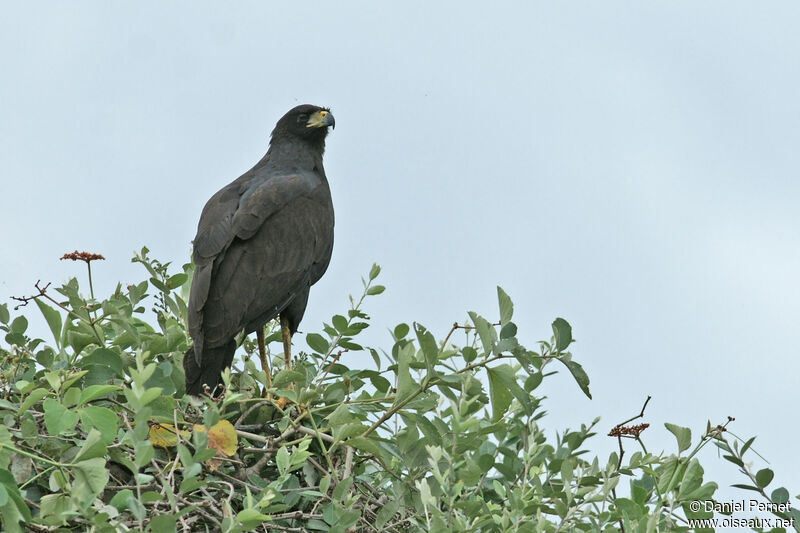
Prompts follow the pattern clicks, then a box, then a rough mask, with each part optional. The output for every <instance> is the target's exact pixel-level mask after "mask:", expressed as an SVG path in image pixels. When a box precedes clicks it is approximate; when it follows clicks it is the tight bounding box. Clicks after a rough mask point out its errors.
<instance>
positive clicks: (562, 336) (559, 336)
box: [553, 318, 591, 398]
mask: <svg viewBox="0 0 800 533" xmlns="http://www.w3.org/2000/svg"><path fill="white" fill-rule="evenodd" d="M553 336H555V338H556V350H558V351H559V352H563V351H564V350H566V349H567V347H568V346H569V345H570V344H571V343H572V326H570V325H569V322H567V321H566V320H564V319H563V318H556V319H555V320H554V321H553ZM590 398H591V396H590Z"/></svg>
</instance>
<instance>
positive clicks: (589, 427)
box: [0, 248, 800, 533]
mask: <svg viewBox="0 0 800 533" xmlns="http://www.w3.org/2000/svg"><path fill="white" fill-rule="evenodd" d="M97 258H98V257H94V256H90V255H87V256H84V257H81V256H79V255H76V256H75V257H74V259H76V260H83V261H86V263H87V265H91V261H92V260H95V259H97ZM133 260H134V261H136V262H139V263H141V264H142V265H143V266H144V268H145V269H146V270H147V272H148V279H146V280H144V281H142V282H140V283H136V284H132V285H128V286H127V287H122V286H121V285H120V286H118V287H117V288H116V290H115V291H114V293H113V294H111V295H110V296H109V297H107V298H104V299H97V298H95V297H94V294H93V292H94V291H93V290H92V289H91V270H90V273H89V276H90V278H89V281H90V295H89V296H85V295H83V294H82V293H81V290H80V286H79V284H78V281H77V280H76V279H72V280H70V281H69V282H67V283H66V284H64V285H63V286H62V287H59V288H57V289H55V291H53V290H49V286H48V287H41V288H39V287H38V285H37V289H39V293H38V294H36V295H35V296H33V297H31V298H27V299H24V300H25V301H26V302H29V301H35V303H36V305H37V306H38V309H39V310H40V311H41V313H42V314H43V316H44V318H45V320H46V322H47V324H48V326H49V328H50V330H51V332H52V335H53V341H52V342H51V343H46V342H45V341H44V340H42V339H38V338H31V337H29V336H28V335H27V332H28V321H27V319H26V318H25V316H24V315H17V316H13V317H12V315H11V313H10V312H9V308H8V306H7V305H6V304H2V305H0V329H2V330H3V332H4V333H5V335H4V337H5V345H0V363H1V366H0V417H1V418H0V421H1V422H2V424H0V510H2V520H3V527H4V529H5V530H6V531H9V532H15V531H23V530H31V531H71V530H75V531H97V532H116V531H153V532H159V533H160V532H165V531H204V530H207V531H225V532H238V531H254V530H255V531H306V530H309V531H337V532H345V531H398V532H399V531H421V530H425V531H486V532H490V531H531V532H533V531H564V530H581V531H656V530H658V531H668V530H674V531H686V530H689V529H693V530H694V529H702V527H700V526H697V525H693V524H689V522H688V520H690V519H696V518H713V513H711V512H706V511H704V510H703V509H700V510H697V509H696V508H695V507H693V506H692V502H696V501H703V500H713V497H714V494H715V492H716V490H717V485H716V483H713V482H708V481H705V480H704V471H703V468H702V466H701V464H700V462H699V460H698V457H697V453H698V451H699V450H700V449H701V448H702V447H704V446H705V445H706V444H707V443H709V442H713V443H714V444H715V445H716V446H717V447H719V448H720V449H721V450H722V451H723V453H724V456H725V458H726V459H727V460H729V461H730V462H732V463H734V464H735V465H737V467H739V469H740V470H741V471H742V472H743V473H744V475H745V476H746V480H747V481H746V483H743V484H741V485H739V487H740V488H742V489H745V490H747V491H751V492H755V493H758V494H760V496H761V498H762V499H763V500H764V501H769V502H773V503H774V504H785V503H786V502H788V501H789V493H788V491H787V490H786V489H784V488H777V489H774V490H771V491H770V492H768V491H767V487H768V486H769V485H770V483H771V481H772V478H773V473H772V471H771V470H769V469H763V470H760V471H758V472H756V473H753V472H751V471H750V469H749V467H748V466H747V465H746V463H745V460H744V456H745V454H747V453H753V452H752V448H751V445H752V444H753V440H754V439H749V440H748V441H746V442H743V443H742V442H739V441H733V442H732V443H731V441H730V440H729V437H728V434H727V433H726V432H725V426H727V423H726V424H725V425H724V426H713V425H712V424H709V425H708V427H707V428H705V432H704V434H703V435H702V437H701V438H700V439H698V440H697V441H693V440H692V436H691V432H690V430H689V429H688V428H683V427H680V426H678V425H674V424H666V427H667V429H668V430H669V431H671V432H672V433H673V434H674V435H675V437H676V441H677V451H676V453H673V454H653V453H649V452H647V450H646V448H645V446H644V442H643V440H642V438H641V432H642V431H643V430H644V429H646V427H647V425H646V424H639V425H636V426H627V425H624V424H621V425H618V426H616V427H615V428H614V429H613V430H612V435H615V436H616V438H618V439H619V442H620V450H621V451H622V450H623V449H624V447H623V445H622V443H623V439H624V438H625V439H634V440H635V441H636V445H637V446H639V447H640V448H641V450H640V451H636V452H635V453H630V452H627V453H623V454H620V453H613V454H611V456H610V457H608V458H607V459H606V460H601V459H599V458H598V457H594V456H592V455H591V454H590V452H589V450H588V449H587V445H588V443H589V440H590V439H591V438H592V437H594V436H595V434H596V430H597V427H598V423H599V419H594V420H593V421H591V422H590V423H588V424H586V425H583V426H581V428H580V429H577V430H566V431H564V432H563V433H561V434H559V435H557V437H556V438H555V439H554V440H553V439H548V438H547V437H546V435H545V432H544V428H543V427H542V420H543V417H544V416H545V411H544V409H543V401H544V398H543V397H542V396H538V395H537V389H538V388H539V387H540V385H541V384H542V382H543V380H545V379H547V378H548V377H549V376H550V375H552V373H553V372H554V369H557V368H558V366H557V365H564V366H565V367H566V369H567V370H568V371H569V372H570V373H571V375H572V376H573V377H574V379H575V382H576V384H577V389H576V391H577V390H580V391H582V392H583V393H584V394H586V395H587V396H590V391H589V378H588V377H587V375H586V373H585V372H584V370H583V368H582V367H581V366H580V364H579V363H577V362H576V361H574V360H573V358H572V354H571V353H570V351H569V349H570V347H571V345H572V342H573V338H572V330H571V327H570V325H569V324H568V323H567V321H566V320H564V319H561V318H557V319H556V320H555V321H554V322H553V324H552V326H553V337H552V338H551V339H549V340H547V341H541V342H539V343H538V344H537V345H536V347H535V349H529V348H526V347H525V346H523V345H522V344H521V343H520V340H519V339H520V336H519V332H518V328H517V325H516V324H515V323H514V322H513V311H514V308H513V303H512V301H511V299H510V298H509V296H508V295H507V294H506V293H505V292H504V291H503V290H502V289H500V288H499V287H498V290H497V295H498V307H499V309H498V312H497V314H496V315H495V316H497V317H498V320H497V321H496V322H494V321H492V320H489V319H486V318H484V317H483V316H481V315H479V314H477V313H470V314H469V316H470V322H469V323H468V324H454V326H453V329H452V330H451V331H450V332H449V334H448V335H447V336H446V338H445V339H444V340H443V341H437V340H436V338H435V336H434V335H433V333H431V332H430V331H428V330H427V329H426V328H425V327H424V326H422V325H420V324H416V323H415V324H411V325H408V324H398V325H397V326H395V327H394V328H392V330H391V337H392V339H391V347H390V349H388V350H386V351H383V350H380V349H376V348H371V347H364V346H361V345H360V344H359V340H358V338H359V334H360V333H361V332H362V331H363V330H364V329H365V328H367V327H368V326H369V316H368V315H367V314H366V313H365V311H364V310H363V306H364V303H365V300H366V298H368V297H371V296H374V295H378V294H380V293H381V292H383V290H384V287H382V286H381V285H377V284H376V279H377V278H378V276H379V273H380V268H379V267H378V266H373V267H372V269H371V270H370V272H369V274H368V276H367V278H366V279H364V280H362V281H363V291H362V294H361V295H360V297H358V298H353V297H351V298H350V306H349V309H348V310H347V311H346V312H345V313H343V314H338V315H334V316H333V317H332V318H331V320H330V322H329V323H326V324H324V325H323V327H322V329H321V331H319V332H313V333H308V334H307V335H306V337H305V340H306V343H307V345H308V349H307V350H305V351H302V352H301V354H300V355H299V357H298V358H297V359H296V361H295V362H294V366H293V367H292V368H291V369H282V370H280V371H279V372H277V374H275V376H274V377H273V379H272V388H271V389H268V390H266V391H265V390H264V389H265V388H266V386H267V382H268V381H267V379H266V374H265V373H264V371H263V370H262V369H260V368H258V367H257V365H256V364H255V361H257V360H258V359H257V357H252V356H253V355H254V353H255V350H256V346H255V345H254V343H253V342H251V341H250V340H249V339H241V344H242V346H241V349H240V353H241V357H240V358H238V359H237V360H236V361H235V364H234V368H233V369H232V370H231V371H230V372H229V373H226V374H225V376H224V380H225V383H226V389H225V391H224V393H223V394H222V395H221V396H220V397H218V398H209V397H205V398H202V399H197V398H191V397H189V396H186V395H184V394H183V390H184V377H183V370H182V364H181V362H182V357H183V352H184V351H185V350H186V348H187V342H188V338H187V334H186V323H185V317H186V303H185V302H186V292H187V289H188V283H187V282H188V281H189V280H190V277H191V274H192V266H191V265H184V266H183V268H182V269H180V270H179V271H178V272H172V271H171V269H170V266H171V265H169V264H162V263H160V262H159V261H157V260H155V259H152V258H150V257H149V255H148V251H147V249H146V248H145V249H143V250H142V251H141V252H140V253H139V254H137V255H136V256H135V257H134V259H133ZM147 302H152V303H151V304H149V305H153V311H154V312H155V317H156V320H155V322H156V323H155V324H150V323H148V321H147V320H146V317H147V316H148V315H147V313H146V305H148V304H147ZM456 331H458V332H459V334H458V335H454V333H455V332H456ZM461 333H463V337H462V335H461ZM297 338H298V339H299V338H300V337H299V336H298V337H297ZM456 338H461V339H463V341H461V342H456V340H455V339H456ZM267 341H268V343H272V342H276V343H277V344H276V346H279V343H280V333H279V332H278V331H271V330H270V331H268V332H267ZM357 351H365V352H368V353H370V354H371V355H372V358H373V360H374V368H350V367H348V366H347V365H346V364H345V361H346V360H347V359H348V357H347V353H348V352H357ZM281 354H282V351H281V350H280V348H278V350H277V357H276V358H275V360H276V363H279V362H280V360H281ZM590 397H591V396H590ZM645 405H646V404H645ZM643 413H644V408H643V409H642V414H643ZM636 418H639V417H638V416H637V417H634V418H633V419H631V420H629V421H626V423H628V422H631V421H632V420H634V419H636ZM625 442H629V441H625ZM618 492H619V495H618ZM775 507H776V509H774V515H775V518H776V519H778V518H779V519H785V520H786V521H787V522H786V524H787V525H788V524H789V521H790V520H792V519H794V522H795V523H800V520H799V519H800V516H798V512H797V511H796V510H794V509H788V508H787V509H786V510H781V509H779V508H777V507H778V506H777V505H776V506H775ZM717 518H720V517H717ZM722 518H724V516H723V517H722ZM690 525H691V526H692V527H690ZM708 527H709V528H711V525H710V524H709V526H708ZM795 529H797V526H795ZM798 530H800V529H798Z"/></svg>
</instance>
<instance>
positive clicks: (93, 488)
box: [71, 457, 108, 509]
mask: <svg viewBox="0 0 800 533" xmlns="http://www.w3.org/2000/svg"><path fill="white" fill-rule="evenodd" d="M71 472H72V475H73V476H74V477H75V480H74V482H73V483H72V492H71V495H72V498H73V500H74V501H75V503H76V504H77V505H78V507H79V508H80V509H86V508H87V507H89V505H91V503H92V502H93V501H94V499H95V498H96V497H97V495H98V494H100V493H101V492H102V491H103V489H104V488H105V487H106V483H108V471H107V470H106V460H105V459H103V458H102V457H95V458H93V459H87V460H85V461H80V462H78V463H75V464H74V465H72V469H71Z"/></svg>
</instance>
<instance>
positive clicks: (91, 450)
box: [74, 428, 108, 461]
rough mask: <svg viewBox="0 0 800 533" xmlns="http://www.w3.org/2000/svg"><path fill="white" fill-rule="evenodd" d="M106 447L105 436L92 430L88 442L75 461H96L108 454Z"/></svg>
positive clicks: (84, 444)
mask: <svg viewBox="0 0 800 533" xmlns="http://www.w3.org/2000/svg"><path fill="white" fill-rule="evenodd" d="M107 451H108V450H106V445H105V444H104V443H103V436H102V435H101V434H100V432H99V431H97V430H96V429H94V428H92V429H91V430H89V434H88V435H87V436H86V440H85V441H84V443H83V446H81V449H80V450H79V451H78V455H76V456H75V459H74V460H75V461H82V460H86V459H94V458H95V457H103V456H105V454H106V452H107Z"/></svg>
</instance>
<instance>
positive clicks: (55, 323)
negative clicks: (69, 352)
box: [36, 298, 62, 348]
mask: <svg viewBox="0 0 800 533" xmlns="http://www.w3.org/2000/svg"><path fill="white" fill-rule="evenodd" d="M36 305H38V306H39V310H40V311H41V312H42V314H43V315H44V319H45V320H46V321H47V325H48V326H49V327H50V331H51V332H52V333H53V337H54V338H55V340H56V346H57V347H59V348H60V347H61V326H62V323H61V313H59V312H58V311H56V310H55V309H53V308H52V307H50V306H49V305H47V304H46V303H44V302H43V301H42V299H41V298H36Z"/></svg>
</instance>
